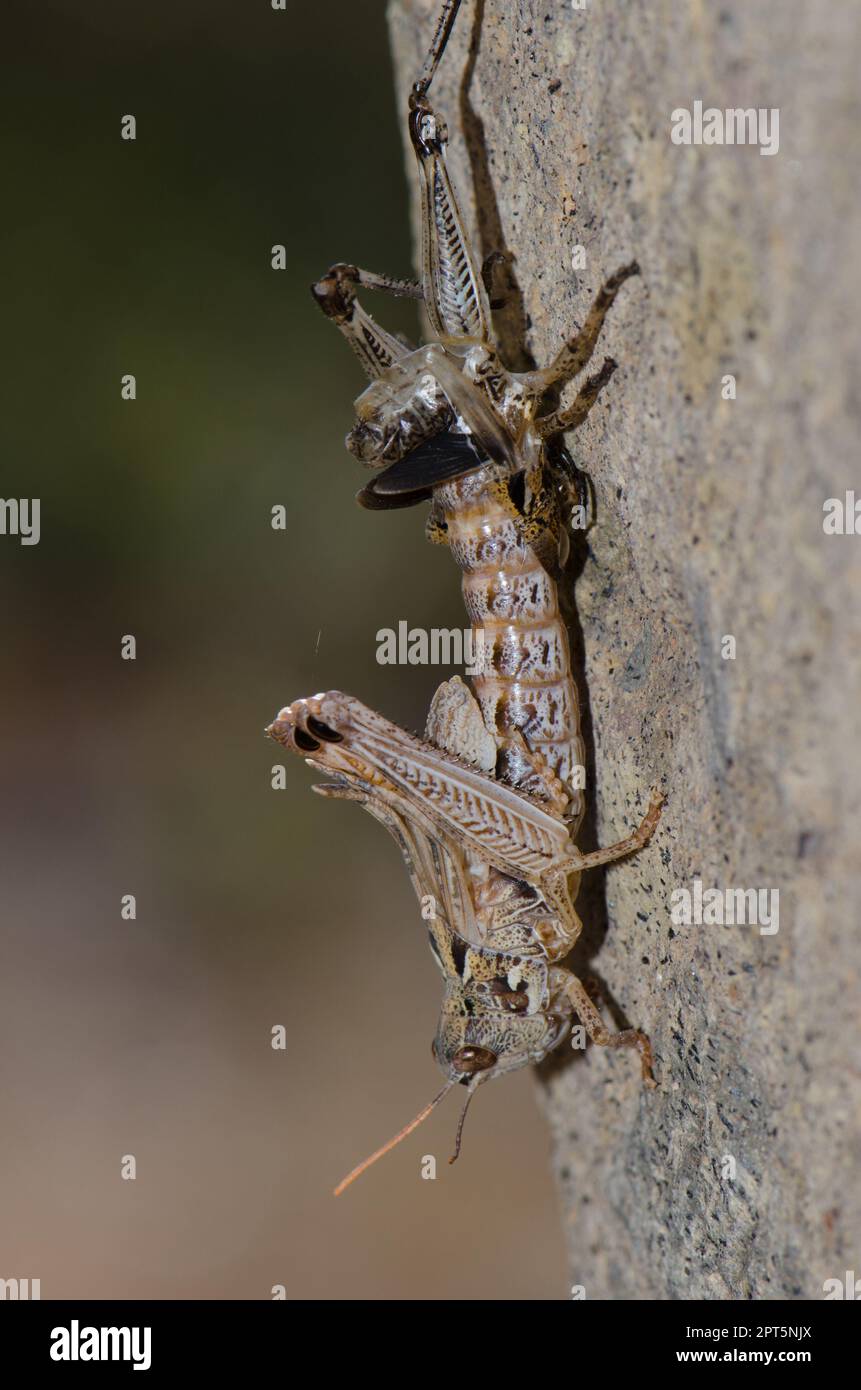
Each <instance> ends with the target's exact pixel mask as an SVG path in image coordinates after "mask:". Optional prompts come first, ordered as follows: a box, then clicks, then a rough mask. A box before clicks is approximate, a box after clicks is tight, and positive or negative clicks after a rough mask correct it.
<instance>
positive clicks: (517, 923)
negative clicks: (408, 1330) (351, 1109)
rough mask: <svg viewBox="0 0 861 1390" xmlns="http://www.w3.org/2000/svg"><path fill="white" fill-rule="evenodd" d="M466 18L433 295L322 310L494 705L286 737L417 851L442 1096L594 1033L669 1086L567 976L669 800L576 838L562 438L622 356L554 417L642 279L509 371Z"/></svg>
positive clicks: (429, 166) (329, 713) (440, 700)
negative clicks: (347, 351)
mask: <svg viewBox="0 0 861 1390" xmlns="http://www.w3.org/2000/svg"><path fill="white" fill-rule="evenodd" d="M459 6H460V0H443V4H442V12H441V15H440V19H439V23H438V26H437V33H436V37H435V40H434V43H433V45H432V47H431V51H430V53H429V55H428V59H427V61H426V63H425V67H424V69H423V72H422V76H421V77H420V78H419V80H418V81H417V82H416V84H415V86H414V88H413V92H412V95H411V99H410V112H409V130H410V137H411V140H412V143H413V148H414V150H415V153H416V158H417V161H418V167H419V173H420V182H421V191H422V209H423V215H422V277H421V282H420V283H415V284H414V283H413V282H410V281H404V280H391V279H389V278H388V277H385V276H380V275H374V274H371V273H369V272H367V271H363V270H361V269H359V268H358V267H356V266H351V265H346V264H342V265H338V266H333V267H331V268H330V270H329V271H328V272H327V274H326V275H325V276H324V277H323V278H322V279H321V280H320V281H319V282H318V283H317V285H316V286H315V287H314V295H315V298H316V299H317V301H318V303H319V304H320V306H321V308H322V309H323V311H324V312H325V313H326V314H327V316H328V317H329V318H331V320H332V321H333V322H334V323H335V324H336V325H337V327H338V328H339V329H340V331H341V332H342V334H343V335H344V336H345V337H346V338H347V340H348V342H349V344H350V346H351V348H352V349H353V350H354V351H355V353H356V355H357V356H358V358H359V360H360V361H361V363H362V365H363V367H364V369H365V371H366V372H367V374H368V376H369V377H370V379H371V384H370V385H369V386H368V387H367V388H366V390H365V391H364V392H363V393H362V395H361V396H360V397H359V398H358V400H357V402H356V425H355V427H354V429H353V430H352V431H351V432H350V434H349V435H348V437H347V445H348V447H349V448H350V450H351V451H352V452H353V453H354V454H355V456H356V457H357V458H359V459H360V460H361V462H362V463H364V464H365V466H366V467H369V468H371V469H372V470H374V478H373V481H372V483H370V484H369V485H368V486H367V487H365V488H364V489H363V490H362V492H361V493H360V494H359V500H360V501H361V502H362V503H363V505H365V506H370V507H373V508H377V509H379V508H385V507H393V506H404V505H411V504H412V503H415V502H418V501H424V500H429V501H430V503H431V510H430V516H429V519H428V535H429V538H430V539H431V540H434V541H436V542H440V543H444V544H447V545H448V546H449V547H450V549H451V552H452V555H453V557H454V559H455V561H456V562H457V564H458V566H459V567H460V569H461V572H462V576H463V578H462V585H463V595H464V601H465V604H466V609H467V612H468V615H469V620H470V623H471V624H472V627H473V630H474V633H475V635H476V646H477V648H478V652H479V658H478V665H479V669H478V671H477V673H476V674H475V675H474V676H473V689H470V687H469V686H468V685H466V684H465V683H464V682H463V681H462V680H461V679H460V678H459V677H457V676H455V677H452V678H451V679H450V680H448V681H445V682H443V684H442V685H441V686H440V687H439V689H438V690H437V691H436V694H435V695H434V698H433V701H432V703H431V708H430V711H429V714H428V721H427V728H426V731H425V737H424V739H417V738H415V737H414V736H412V735H410V734H407V733H406V732H405V731H404V730H402V729H399V728H398V727H397V726H396V725H394V724H391V723H390V722H389V721H388V720H386V719H384V718H383V717H382V716H381V715H379V714H377V713H376V712H375V711H373V710H370V709H368V708H367V707H366V706H365V705H362V704H361V703H360V702H359V701H358V700H356V699H354V698H353V697H352V696H349V695H343V694H341V693H340V692H338V691H330V692H328V693H327V694H321V695H315V696H312V697H310V698H308V699H303V700H297V701H295V702H294V703H293V704H291V705H289V706H287V707H285V708H284V709H282V710H281V712H280V713H279V715H278V716H277V718H276V719H275V721H274V722H273V723H272V724H271V725H270V727H269V730H268V732H269V734H270V735H271V737H273V738H274V739H276V740H277V741H278V742H279V743H281V744H283V745H284V746H285V747H287V748H289V749H291V750H293V751H294V752H297V753H299V754H300V755H301V756H303V757H305V759H306V761H307V762H308V763H310V764H311V766H313V767H315V768H318V769H321V770H324V771H325V772H326V773H328V774H329V776H330V778H331V780H330V781H328V782H327V783H325V784H324V785H323V786H321V787H318V788H316V790H318V791H320V792H322V793H323V794H325V795H328V796H338V797H346V798H348V799H350V800H355V801H358V802H359V803H360V804H361V805H363V806H364V807H365V809H366V810H368V811H369V812H370V814H371V815H373V816H374V817H375V818H376V819H377V820H379V821H380V822H381V824H383V825H384V826H385V827H386V829H387V830H388V831H389V833H390V834H391V835H392V836H393V837H394V838H395V840H396V842H397V843H398V845H399V847H400V850H401V853H402V855H403V858H404V861H405V863H406V865H407V869H408V871H409V874H410V877H411V879H412V882H413V886H414V888H415V892H416V895H417V897H418V899H419V902H420V904H421V912H422V916H423V917H424V918H425V920H426V921H427V922H428V923H429V927H430V938H431V948H432V951H433V954H434V957H435V959H436V962H437V964H438V966H439V968H440V970H441V972H442V975H443V978H444V995H443V1003H442V1008H441V1012H440V1019H439V1024H438V1027H437V1033H436V1038H435V1041H434V1055H435V1056H436V1059H437V1061H438V1063H439V1065H440V1067H441V1068H442V1070H443V1072H444V1074H445V1077H446V1085H445V1088H444V1090H443V1091H442V1092H441V1093H440V1096H438V1097H437V1100H439V1099H441V1097H442V1095H444V1094H445V1093H446V1091H447V1090H448V1089H450V1088H451V1087H452V1086H453V1085H456V1084H460V1085H463V1086H465V1087H466V1088H467V1091H468V1094H469V1095H470V1096H471V1095H472V1094H473V1093H474V1091H475V1089H476V1088H477V1086H479V1085H480V1084H482V1083H483V1082H484V1081H485V1080H488V1079H490V1078H492V1077H497V1076H501V1075H504V1074H506V1073H507V1072H509V1071H512V1070H514V1069H515V1068H517V1067H521V1066H524V1065H526V1064H527V1063H530V1062H537V1061H540V1060H541V1058H542V1057H544V1056H545V1055H546V1054H547V1053H548V1052H549V1051H550V1050H551V1049H552V1048H554V1047H555V1046H556V1045H557V1044H558V1043H559V1042H560V1041H561V1040H562V1038H564V1037H565V1035H566V1034H567V1033H568V1031H569V1028H570V1026H571V1023H572V1020H573V1019H574V1018H575V1017H576V1018H579V1020H580V1022H581V1024H582V1025H583V1026H584V1028H585V1031H586V1032H587V1033H588V1034H589V1036H590V1037H591V1038H592V1039H593V1041H594V1042H597V1043H599V1044H602V1045H606V1046H611V1047H635V1048H637V1049H638V1051H639V1053H640V1057H641V1061H642V1073H643V1080H644V1082H645V1084H646V1085H647V1086H652V1085H654V1084H655V1083H654V1078H653V1076H652V1054H651V1047H650V1044H649V1041H648V1038H647V1037H646V1036H645V1034H643V1033H641V1032H639V1031H637V1030H634V1029H625V1030H623V1031H622V1032H620V1033H610V1032H609V1031H608V1029H607V1028H606V1026H605V1025H604V1023H603V1022H602V1020H601V1017H600V1015H599V1014H598V1012H597V1010H596V1008H595V1006H594V1004H593V1002H592V1000H591V999H590V997H589V995H588V994H587V992H586V990H585V989H584V987H583V985H582V984H581V982H580V981H579V980H578V979H577V978H576V976H575V975H573V974H572V973H571V972H570V971H569V970H566V969H564V968H563V967H561V966H560V965H559V964H558V962H559V961H561V960H562V959H563V958H564V957H565V956H566V955H567V954H568V952H569V951H570V949H571V947H572V946H573V944H574V942H575V941H576V939H577V936H578V934H579V932H580V929H581V924H580V920H579V918H578V916H577V914H576V912H575V910H574V901H575V899H576V895H577V889H578V885H579V879H580V873H581V872H582V871H583V870H584V869H588V868H591V867H593V866H596V865H599V864H606V863H610V862H612V861H613V860H615V859H619V858H621V857H622V856H624V855H626V854H630V853H632V852H633V851H635V850H637V849H640V848H641V847H642V846H643V845H645V844H646V843H647V841H648V839H649V837H650V836H651V834H652V832H653V830H654V828H655V825H656V824H657V821H658V818H659V815H660V808H661V801H662V798H661V797H660V795H658V794H657V793H653V796H652V800H651V803H650V806H649V810H648V811H647V813H646V815H645V816H644V818H643V820H642V822H641V824H640V826H639V827H638V829H637V830H636V831H634V832H633V834H631V835H629V836H627V837H626V838H625V839H623V840H621V841H619V842H618V843H617V844H615V845H611V846H609V847H607V848H605V849H600V850H595V851H593V852H591V853H588V854H584V853H581V851H580V850H578V848H577V846H576V844H575V843H574V836H575V835H576V832H577V829H578V827H579V825H580V822H581V820H582V817H583V812H584V790H583V788H584V776H583V762H584V747H583V739H582V735H581V731H580V711H579V703H578V697H577V688H576V685H575V682H574V678H573V674H572V670H571V653H570V646H569V641H568V634H567V631H566V628H565V625H564V622H563V620H562V617H561V614H560V605H559V593H558V582H559V578H560V557H561V556H564V554H565V553H567V546H568V536H567V532H566V530H565V526H564V524H563V520H562V517H563V514H564V510H565V508H566V507H567V505H568V504H569V503H570V501H571V497H570V495H569V488H570V478H569V476H568V475H567V474H565V473H563V472H561V471H559V470H557V468H556V466H555V465H554V463H553V461H552V456H551V454H550V452H549V450H548V448H547V445H546V441H547V440H548V439H549V438H550V437H551V436H552V435H554V434H557V433H559V432H560V431H564V430H567V429H576V428H577V426H578V425H580V424H581V423H582V422H583V420H584V419H585V418H586V415H587V414H588V412H589V410H590V409H591V407H592V406H593V405H594V403H595V401H596V400H597V398H598V395H599V393H600V392H601V390H602V389H603V387H604V386H605V385H606V383H607V381H608V380H609V379H610V376H611V375H612V373H613V371H614V369H615V366H616V364H615V362H614V361H613V360H612V359H610V358H607V359H605V362H604V364H603V366H602V368H601V369H600V370H599V371H598V372H597V373H595V375H593V376H592V377H590V378H589V379H588V380H587V381H586V383H585V385H583V386H582V387H581V389H580V391H579V393H578V394H577V396H576V397H575V399H574V400H573V402H572V404H571V405H570V406H568V407H567V408H564V409H555V410H553V411H551V412H550V413H544V414H542V409H543V402H544V401H545V399H546V398H547V396H548V393H551V394H554V393H555V394H556V395H558V392H559V390H560V389H561V388H563V387H564V386H565V385H566V384H567V383H568V382H570V381H572V380H573V379H574V378H575V377H576V376H577V375H578V374H579V373H580V372H582V371H583V369H584V368H585V367H586V365H587V364H588V362H589V360H590V358H591V356H592V354H593V352H594V349H595V346H596V343H597V340H598V336H599V334H600V331H601V327H602V324H603V322H604V317H605V315H606V313H607V310H608V309H609V308H610V306H611V305H612V303H613V300H614V298H615V296H616V293H617V292H618V290H619V288H620V286H621V285H622V284H623V283H624V281H625V280H626V279H628V277H629V276H631V275H634V274H636V273H637V269H638V268H637V266H636V264H634V263H631V264H630V265H628V266H626V267H625V268H624V269H623V270H621V271H619V272H617V274H616V275H614V276H612V277H611V278H610V279H609V280H608V281H607V282H606V284H605V285H604V286H603V287H602V288H601V290H600V291H599V293H598V295H597V297H596V299H595V301H594V303H593V305H592V308H591V310H590V312H589V313H588V315H587V317H586V320H585V323H584V325H583V328H582V330H581V331H580V332H578V333H577V334H575V335H574V336H573V337H572V339H571V340H570V341H569V342H568V343H566V344H564V345H563V347H562V348H561V350H560V351H559V353H558V354H557V356H556V358H555V359H554V360H553V362H552V363H551V364H550V366H548V367H546V368H544V369H540V370H535V371H531V372H525V373H520V374H517V373H513V372H509V371H508V370H507V369H506V367H505V366H504V364H503V362H502V360H501V357H500V354H499V352H498V350H497V347H496V345H495V343H494V339H493V332H492V326H491V316H490V309H489V306H488V303H487V295H486V292H485V289H484V277H483V276H482V274H481V268H480V267H479V266H478V265H477V264H476V261H475V258H474V256H473V254H472V250H471V248H470V245H469V241H468V239H467V237H466V234H465V231H464V228H463V222H462V218H461V215H460V211H459V208H458V204H457V199H456V196H455V193H454V189H453V188H452V185H451V182H450V180H449V177H448V173H447V170H446V165H445V145H446V139H447V133H446V128H445V125H444V124H443V122H442V121H440V119H439V118H438V116H437V115H436V113H435V112H434V110H433V108H432V106H431V104H430V102H429V100H428V95H427V94H428V89H429V87H430V84H431V81H432V79H433V74H434V72H435V70H436V66H437V63H438V62H439V58H440V56H441V54H442V51H443V49H444V47H445V43H446V40H447V37H448V34H449V32H450V30H451V26H452V24H453V23H454V19H455V16H456V14H457V11H458V9H459ZM363 286H364V287H365V288H370V289H383V290H388V291H390V292H391V293H394V294H398V295H411V296H413V297H415V298H418V299H421V300H422V301H423V303H424V306H425V309H426V310H427V316H428V320H429V322H430V324H431V328H432V333H433V338H432V340H431V341H430V342H429V343H428V344H426V345H425V346H423V347H420V348H412V347H410V346H408V345H407V344H405V343H404V342H403V341H402V340H400V339H398V338H394V337H393V336H392V335H391V334H388V333H387V332H386V331H385V330H384V329H382V328H380V327H379V326H378V325H377V324H376V323H375V322H374V320H373V319H372V318H371V316H370V315H369V314H368V313H367V312H366V311H365V310H364V309H363V308H362V307H361V305H360V304H359V302H358V299H357V297H356V295H357V289H358V288H361V287H363ZM473 691H474V693H473ZM433 1104H436V1101H434V1102H432V1104H431V1106H428V1107H425V1109H424V1110H423V1111H422V1112H421V1114H420V1115H419V1116H417V1117H416V1119H415V1120H414V1121H413V1122H412V1123H411V1124H410V1125H408V1126H407V1127H406V1129H405V1130H403V1131H402V1132H401V1134H400V1135H399V1136H397V1138H398V1139H400V1138H402V1137H404V1135H405V1134H407V1133H409V1132H410V1131H411V1130H412V1128H414V1126H415V1124H417V1123H418V1122H420V1120H421V1119H423V1118H424V1116H425V1115H426V1114H427V1113H429V1110H430V1109H431V1108H432V1105H433ZM459 1135H460V1131H458V1145H459ZM388 1147H391V1145H387V1146H385V1147H384V1149H382V1150H380V1151H379V1152H378V1154H376V1155H374V1156H373V1158H376V1157H378V1156H379V1155H380V1154H381V1153H383V1152H385V1151H386V1149H387V1148H388ZM370 1161H373V1159H372V1160H368V1161H366V1162H365V1163H364V1164H361V1165H360V1166H359V1168H358V1169H356V1170H354V1172H353V1173H352V1174H351V1175H350V1177H349V1178H348V1179H347V1180H345V1182H344V1183H342V1184H341V1187H339V1188H338V1189H336V1190H337V1191H340V1190H342V1188H343V1186H345V1185H346V1183H347V1182H349V1181H352V1179H353V1177H355V1176H358V1173H359V1172H361V1171H363V1170H364V1168H365V1167H367V1164H368V1162H370Z"/></svg>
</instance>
